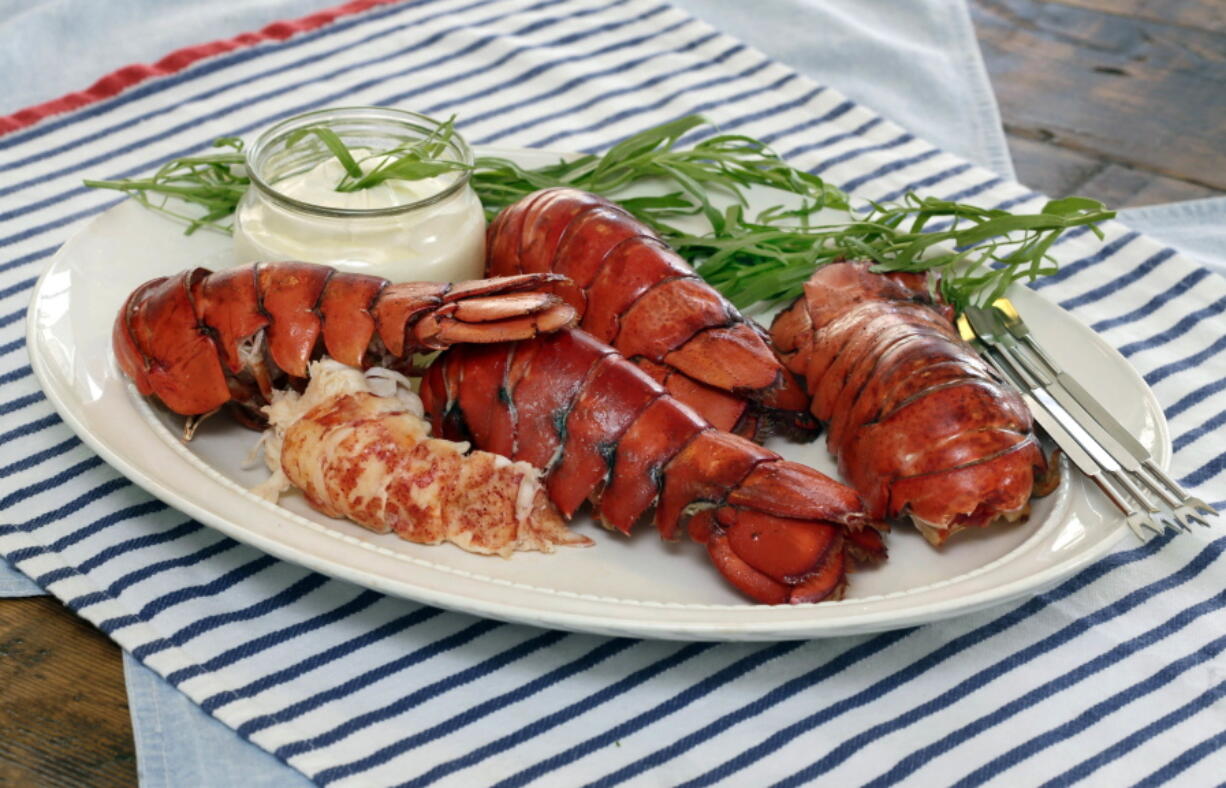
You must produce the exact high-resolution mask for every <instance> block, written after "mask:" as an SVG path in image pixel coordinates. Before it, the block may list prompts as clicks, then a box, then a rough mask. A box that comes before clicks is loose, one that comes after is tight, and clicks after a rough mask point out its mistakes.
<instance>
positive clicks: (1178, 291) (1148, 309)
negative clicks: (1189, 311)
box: [1090, 268, 1209, 333]
mask: <svg viewBox="0 0 1226 788" xmlns="http://www.w3.org/2000/svg"><path fill="white" fill-rule="evenodd" d="M1208 275H1209V269H1208V268H1198V269H1196V270H1195V271H1193V272H1192V273H1190V274H1188V275H1187V276H1185V277H1184V278H1183V279H1180V280H1179V281H1178V282H1176V283H1175V284H1173V285H1171V286H1170V287H1168V288H1167V289H1166V290H1163V291H1162V292H1161V293H1158V294H1157V295H1156V296H1154V297H1153V298H1151V299H1149V300H1148V301H1146V302H1145V303H1144V304H1142V305H1141V306H1139V307H1137V308H1136V309H1134V310H1132V311H1131V312H1126V313H1125V314H1122V315H1120V316H1118V317H1112V318H1108V319H1106V320H1099V321H1098V322H1097V323H1095V324H1093V325H1092V326H1090V328H1092V329H1094V330H1095V331H1097V332H1099V333H1102V332H1103V331H1107V330H1108V329H1112V328H1115V327H1116V326H1122V325H1126V324H1128V323H1133V322H1136V321H1137V320H1140V319H1142V318H1144V317H1148V316H1149V315H1151V314H1153V313H1154V312H1155V311H1156V310H1157V309H1159V308H1160V307H1161V306H1163V305H1164V304H1166V303H1167V302H1168V301H1170V300H1171V299H1172V298H1175V297H1177V296H1181V295H1183V294H1184V293H1186V292H1188V290H1190V289H1191V288H1192V286H1193V285H1195V284H1196V283H1197V282H1199V281H1200V280H1202V279H1204V278H1205V277H1206V276H1208Z"/></svg>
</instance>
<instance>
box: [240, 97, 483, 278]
mask: <svg viewBox="0 0 1226 788" xmlns="http://www.w3.org/2000/svg"><path fill="white" fill-rule="evenodd" d="M439 126H440V124H439V122H438V121H436V120H433V119H431V118H428V117H426V116H425V115H419V114H417V113H415V112H407V111H404V110H398V109H390V108H385V107H346V108H339V109H325V110H319V111H317V112H308V113H306V114H303V115H297V116H295V117H292V118H289V119H288V120H284V121H282V122H280V123H278V124H276V125H275V126H273V127H272V128H270V129H268V130H267V131H265V132H264V133H263V134H261V135H260V136H259V138H258V139H257V140H256V141H255V144H254V145H252V146H251V147H250V148H248V150H247V171H248V174H249V176H250V178H251V187H250V188H248V189H247V192H246V194H245V195H244V196H243V199H242V201H241V202H240V203H239V206H238V209H237V211H236V213H235V217H234V246H235V252H236V254H237V256H238V258H239V260H240V262H250V261H254V260H301V261H305V262H313V263H326V264H328V265H333V266H336V267H337V268H341V269H343V270H348V271H354V272H356V273H364V274H373V275H376V276H382V277H385V278H387V279H390V280H392V281H393V282H405V281H440V282H442V281H452V282H454V281H460V280H463V279H478V278H480V277H481V276H482V274H483V272H484V268H485V214H484V212H483V211H482V208H481V202H480V200H478V199H477V195H476V193H475V192H474V191H473V189H472V187H471V186H470V185H469V172H468V171H466V170H461V171H456V172H449V173H444V174H443V175H439V176H436V177H433V178H428V179H423V180H420V181H401V180H388V181H384V182H382V183H381V184H379V185H377V186H375V187H372V188H370V189H363V190H360V191H356V192H337V191H336V190H335V188H334V187H335V186H336V183H337V182H339V180H340V178H341V176H343V175H344V170H343V168H342V166H341V164H340V162H339V161H338V160H337V159H336V157H335V156H333V154H332V152H331V151H330V150H329V149H328V148H327V146H325V145H324V144H323V142H322V141H321V140H320V138H319V137H318V136H316V135H314V134H305V135H302V136H301V138H300V139H298V140H295V141H294V144H293V145H292V146H290V145H288V144H287V142H288V140H289V138H290V137H291V135H294V134H295V133H296V132H298V131H299V130H301V129H304V128H309V127H322V128H326V129H329V130H331V131H332V132H334V133H335V134H336V135H337V136H339V137H340V138H341V140H342V141H343V142H344V143H345V145H346V146H347V147H349V149H350V150H351V151H353V152H354V157H355V158H357V159H361V158H362V157H363V156H364V155H367V154H377V153H380V152H383V151H387V150H390V149H391V148H394V147H396V146H398V145H402V144H404V143H406V142H412V141H414V140H420V139H424V138H425V137H427V136H429V135H430V134H431V133H432V132H436V131H437V130H438V128H439ZM442 158H445V159H449V160H454V161H457V162H462V163H464V164H468V165H471V164H472V163H473V155H472V150H471V149H470V148H469V147H468V143H466V142H465V141H464V139H463V138H462V137H461V136H460V135H459V134H457V133H453V134H452V135H451V139H450V142H449V144H448V146H447V150H446V151H445V152H444V153H443V155H442ZM372 164H373V163H372ZM367 166H371V165H367Z"/></svg>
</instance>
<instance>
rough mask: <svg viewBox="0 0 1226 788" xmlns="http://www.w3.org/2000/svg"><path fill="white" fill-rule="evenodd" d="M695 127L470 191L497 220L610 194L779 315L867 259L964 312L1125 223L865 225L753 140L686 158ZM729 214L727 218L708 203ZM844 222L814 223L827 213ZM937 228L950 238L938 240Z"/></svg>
mask: <svg viewBox="0 0 1226 788" xmlns="http://www.w3.org/2000/svg"><path fill="white" fill-rule="evenodd" d="M706 122H707V121H706V120H705V119H704V118H702V117H699V116H690V117H685V118H681V119H679V120H676V121H673V122H672V123H666V124H664V125H662V126H657V127H655V128H652V129H648V130H646V131H643V132H642V133H640V134H636V135H634V136H633V137H630V138H628V139H626V140H624V141H623V142H621V143H619V144H618V145H616V146H614V147H613V148H611V149H609V151H608V152H607V153H605V154H604V155H602V156H593V155H587V156H582V157H579V158H577V159H574V160H572V161H562V162H559V163H557V164H554V165H551V166H548V167H542V168H540V169H535V170H525V169H523V168H521V167H519V166H517V165H516V164H515V163H514V162H511V161H508V160H506V159H498V158H479V159H477V166H476V171H475V172H474V174H473V179H472V182H473V186H474V188H475V189H476V190H477V194H478V195H479V196H480V197H481V201H482V203H483V204H484V205H485V207H486V211H487V213H488V214H489V215H490V216H493V215H494V214H496V213H497V212H498V211H499V210H501V209H502V208H503V207H504V206H506V205H509V204H511V203H513V202H515V201H516V200H518V199H520V198H521V197H523V196H525V195H526V194H529V193H531V192H533V191H536V190H538V189H544V188H549V187H552V186H571V187H574V188H578V189H583V190H585V191H590V192H595V193H597V194H601V195H604V196H606V197H609V198H610V199H613V200H615V201H617V202H618V203H620V204H621V205H622V207H624V208H625V209H626V210H628V211H629V212H630V213H632V214H634V215H635V216H636V217H638V218H639V219H640V220H642V221H643V222H645V223H646V224H648V225H650V226H651V227H652V228H653V229H654V230H655V231H656V232H658V233H659V234H660V235H661V236H662V237H663V238H664V240H665V241H667V242H668V243H669V244H670V245H671V246H672V247H673V248H674V249H676V250H677V252H678V253H679V254H680V255H681V256H682V257H684V258H685V259H686V260H688V261H689V262H690V264H691V265H693V266H694V267H695V268H696V269H697V271H698V273H699V274H700V275H701V276H702V277H703V278H705V279H706V280H707V281H709V282H710V283H711V284H712V285H714V286H715V287H716V288H718V289H719V290H720V291H721V292H722V293H723V294H724V295H725V296H726V297H727V298H728V299H729V300H730V301H732V302H733V303H734V304H736V305H737V306H739V307H742V308H744V307H748V306H750V305H753V304H763V305H767V306H769V305H771V304H775V303H780V302H785V301H789V300H791V299H793V298H795V297H796V296H797V295H799V294H800V293H801V291H802V289H803V287H804V283H805V281H807V280H808V279H809V277H810V276H811V275H812V274H813V272H814V271H815V270H816V269H817V268H818V267H819V266H821V265H824V264H826V263H829V262H832V261H835V260H843V259H865V258H867V259H870V260H873V261H874V262H875V263H876V265H875V266H874V270H877V271H933V272H939V273H941V274H942V276H941V278H940V287H941V289H942V292H943V294H944V296H945V297H946V299H948V300H949V301H950V303H952V304H954V306H955V307H956V308H957V309H958V310H959V311H961V310H962V309H963V308H964V307H965V306H967V305H968V304H970V303H972V302H986V301H991V300H993V299H995V298H997V297H999V296H1000V295H1001V294H1003V293H1004V291H1005V290H1006V289H1008V287H1009V285H1010V284H1011V283H1013V282H1015V281H1017V280H1019V279H1034V278H1037V277H1039V276H1042V275H1045V274H1049V273H1052V272H1053V271H1055V270H1056V265H1055V261H1054V260H1053V259H1052V258H1051V257H1050V255H1049V254H1048V250H1049V249H1050V247H1051V245H1052V243H1054V242H1055V240H1056V238H1058V237H1059V236H1060V235H1061V234H1062V233H1063V232H1064V231H1065V230H1068V229H1070V228H1072V227H1077V226H1081V225H1089V226H1090V227H1091V228H1092V230H1093V231H1094V232H1095V233H1099V234H1100V237H1101V233H1100V231H1099V230H1098V228H1097V227H1095V225H1096V224H1098V223H1099V222H1102V221H1103V220H1105V219H1110V218H1112V217H1113V216H1114V215H1115V214H1114V213H1113V212H1111V211H1108V210H1106V208H1105V206H1103V205H1102V203H1099V202H1097V201H1095V200H1089V199H1085V198H1082V197H1070V198H1066V199H1064V200H1055V201H1052V202H1049V203H1047V205H1046V206H1044V208H1043V209H1042V210H1040V211H1039V212H1038V213H1036V214H1011V213H1009V212H1008V211H1001V210H991V209H986V208H980V207H977V206H974V205H968V204H965V203H957V202H949V201H946V200H938V199H935V198H932V197H920V196H919V195H917V194H914V193H907V194H906V195H905V196H904V197H903V198H902V200H901V201H900V202H898V203H869V204H868V205H867V206H866V207H867V209H868V210H867V213H864V214H863V215H860V214H859V213H858V212H857V211H855V210H853V208H852V200H851V198H850V197H849V196H848V195H847V194H846V193H844V192H842V191H841V190H839V189H838V188H836V187H834V186H832V185H830V184H828V183H826V182H824V181H823V180H822V179H821V178H819V177H818V176H816V175H813V174H811V173H808V172H805V171H804V170H798V169H796V168H794V167H792V166H790V165H789V164H787V163H786V162H785V161H784V160H783V159H781V158H780V157H779V156H778V155H777V154H775V153H774V152H773V151H771V150H770V148H769V147H768V146H766V145H765V144H763V143H762V142H759V141H758V140H755V139H752V138H750V137H745V136H740V135H720V136H715V137H711V138H709V139H706V140H704V141H702V142H699V143H698V144H696V145H694V146H692V147H690V148H684V149H678V147H677V144H678V142H679V140H680V139H681V137H683V136H684V135H685V134H686V133H688V132H690V131H692V130H693V129H695V128H697V127H698V126H701V125H703V124H705V123H706ZM642 183H653V184H655V185H656V186H657V187H658V188H663V189H675V191H669V192H668V193H666V194H664V195H661V196H651V197H625V196H623V195H624V194H625V193H626V192H627V191H628V190H629V189H630V188H631V187H633V186H637V185H639V184H642ZM750 186H760V187H770V188H773V189H777V190H779V191H782V192H788V193H789V194H791V195H795V197H793V198H792V199H793V200H795V198H796V197H799V198H800V202H801V204H800V205H799V207H793V208H785V207H783V206H780V205H775V206H772V207H770V208H767V209H766V210H764V211H761V212H759V213H758V214H757V215H756V216H753V217H750V216H748V215H747V213H746V212H747V208H748V199H747V197H746V188H747V187H750ZM714 195H723V196H724V197H725V200H724V201H725V202H727V199H726V198H728V197H731V198H732V204H731V205H730V206H728V207H726V208H723V209H722V210H721V209H718V208H717V207H716V206H715V205H714V204H713V203H712V199H711V198H712V196H714ZM831 210H833V211H835V212H836V215H838V216H840V218H842V217H846V220H845V221H839V222H837V223H824V224H816V223H815V220H816V219H817V217H818V216H819V214H821V213H822V212H823V211H826V212H827V215H828V213H829V211H831ZM694 215H700V216H702V217H704V218H705V219H706V221H707V224H708V225H709V228H710V229H709V230H708V231H707V232H705V233H703V234H700V235H695V234H693V233H690V232H686V231H684V230H682V229H680V228H679V227H677V226H676V225H675V224H674V221H675V220H676V219H677V218H678V217H684V216H694ZM937 220H944V221H948V222H949V226H948V227H947V228H944V229H941V230H939V231H932V230H931V229H930V226H931V225H933V224H936V222H937Z"/></svg>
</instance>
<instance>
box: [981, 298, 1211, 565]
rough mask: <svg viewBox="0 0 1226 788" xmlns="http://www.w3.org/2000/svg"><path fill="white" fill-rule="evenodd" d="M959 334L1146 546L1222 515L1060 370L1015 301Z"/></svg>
mask: <svg viewBox="0 0 1226 788" xmlns="http://www.w3.org/2000/svg"><path fill="white" fill-rule="evenodd" d="M958 328H959V331H960V332H961V334H962V337H963V338H964V339H966V340H967V341H968V342H971V343H972V344H975V345H977V347H978V349H979V351H980V354H981V355H982V356H983V357H984V358H985V359H986V360H987V361H988V362H989V363H990V364H992V366H993V367H995V368H996V370H997V371H998V372H999V373H1000V374H1001V375H1002V376H1003V377H1004V379H1005V380H1007V381H1009V382H1010V383H1012V384H1013V385H1014V386H1015V387H1016V388H1017V389H1018V390H1019V391H1020V392H1021V393H1022V397H1023V399H1024V400H1025V401H1026V404H1027V405H1028V406H1029V407H1030V410H1031V413H1032V414H1033V415H1034V417H1035V421H1036V422H1038V424H1039V426H1041V427H1043V429H1044V430H1045V431H1046V432H1047V434H1048V435H1049V436H1050V437H1051V439H1052V440H1053V441H1055V443H1056V445H1057V446H1059V447H1060V449H1061V450H1063V451H1064V453H1065V454H1067V455H1068V457H1069V460H1070V461H1071V462H1072V463H1073V465H1075V466H1076V467H1077V468H1078V470H1080V471H1081V472H1082V473H1084V474H1085V475H1086V476H1087V477H1089V478H1090V479H1091V480H1092V481H1093V482H1094V483H1095V484H1097V485H1098V487H1099V488H1100V489H1101V490H1102V491H1103V493H1104V494H1105V495H1106V496H1107V498H1108V499H1109V500H1110V501H1111V502H1112V503H1113V504H1114V505H1115V506H1116V507H1117V508H1118V509H1119V510H1120V511H1121V512H1123V513H1124V516H1125V522H1126V523H1127V524H1128V527H1129V528H1131V529H1132V531H1133V533H1135V534H1136V535H1137V536H1138V537H1139V538H1140V539H1141V540H1142V541H1144V540H1146V539H1148V538H1149V534H1160V533H1162V532H1163V531H1164V530H1165V529H1166V528H1167V527H1171V528H1182V529H1183V530H1185V531H1188V530H1191V529H1190V527H1189V524H1190V523H1198V524H1200V525H1204V526H1208V525H1209V523H1208V521H1206V520H1205V519H1204V516H1208V515H1216V514H1217V511H1216V510H1215V509H1213V507H1211V506H1209V505H1208V504H1206V503H1205V502H1204V501H1202V500H1201V499H1200V498H1197V497H1194V496H1192V495H1189V494H1188V493H1187V491H1185V490H1184V489H1183V488H1182V487H1181V486H1180V485H1179V484H1178V483H1177V482H1176V481H1175V480H1174V479H1171V478H1170V477H1169V476H1168V475H1167V474H1165V473H1164V472H1163V471H1162V469H1161V468H1159V467H1158V465H1157V463H1155V462H1154V460H1153V458H1152V457H1151V456H1150V454H1149V452H1148V451H1147V450H1146V449H1145V447H1144V446H1142V445H1141V443H1140V442H1139V441H1138V440H1137V439H1136V438H1135V437H1133V436H1132V434H1131V433H1129V432H1128V430H1126V429H1125V428H1124V427H1123V426H1122V425H1121V424H1120V423H1119V421H1117V420H1116V419H1115V417H1113V416H1112V415H1111V413H1110V412H1109V411H1107V409H1106V408H1104V407H1103V406H1102V404H1101V403H1099V402H1098V401H1097V400H1096V399H1094V397H1092V396H1091V395H1090V393H1089V392H1087V391H1086V390H1085V389H1084V388H1083V387H1082V386H1081V384H1079V383H1078V382H1077V381H1076V380H1075V379H1074V378H1073V377H1072V376H1071V375H1069V374H1068V373H1067V372H1065V371H1064V370H1063V369H1061V368H1060V367H1059V366H1058V365H1057V364H1056V362H1055V361H1054V360H1053V359H1052V357H1051V355H1050V354H1049V353H1047V352H1046V351H1045V350H1044V349H1043V348H1042V346H1041V345H1039V343H1038V341H1036V340H1035V338H1034V336H1033V335H1032V334H1031V333H1030V329H1029V328H1028V327H1027V326H1026V324H1025V322H1024V321H1023V320H1022V318H1021V316H1020V315H1019V314H1018V312H1017V309H1016V308H1015V307H1014V306H1013V304H1012V302H1010V301H1009V299H1007V298H999V299H997V300H996V301H994V302H993V304H992V306H991V307H986V308H983V307H968V308H967V309H966V311H965V312H964V313H963V314H962V316H961V317H959V319H958ZM1147 532H1148V533H1147Z"/></svg>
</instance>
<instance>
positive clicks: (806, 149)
mask: <svg viewBox="0 0 1226 788" xmlns="http://www.w3.org/2000/svg"><path fill="white" fill-rule="evenodd" d="M881 122H882V119H881V118H872V119H870V120H866V121H864V123H861V124H860V125H859V126H857V127H856V128H854V129H852V130H851V131H843V132H839V133H838V134H832V135H830V136H829V137H826V138H825V139H822V140H819V141H817V142H811V143H808V144H806V145H801V146H799V147H796V148H792V149H791V150H790V151H788V152H787V153H784V154H783V158H785V159H791V158H795V157H797V156H800V155H802V154H805V153H811V152H812V151H815V150H821V149H822V148H829V147H830V146H831V145H837V144H839V143H840V142H842V141H843V140H848V139H851V138H852V137H860V136H863V135H864V134H865V133H867V132H868V131H869V130H870V129H872V128H873V127H874V126H876V125H878V124H879V123H881ZM772 141H773V138H772ZM818 166H821V165H818ZM815 169H816V168H812V169H810V170H809V172H812V173H813V174H814V175H816V174H817V173H816V172H815Z"/></svg>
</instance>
